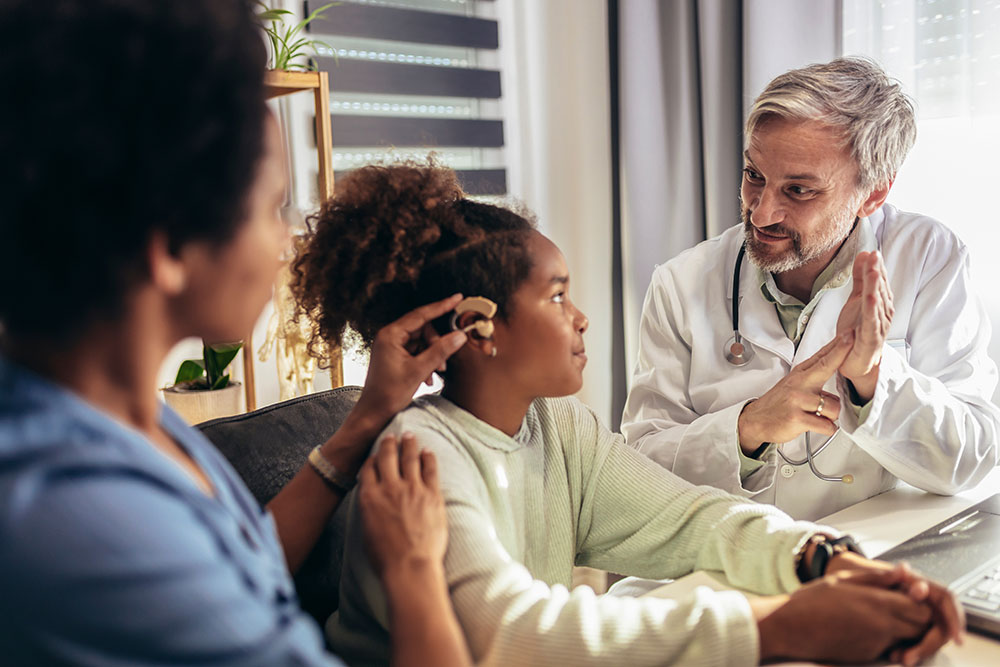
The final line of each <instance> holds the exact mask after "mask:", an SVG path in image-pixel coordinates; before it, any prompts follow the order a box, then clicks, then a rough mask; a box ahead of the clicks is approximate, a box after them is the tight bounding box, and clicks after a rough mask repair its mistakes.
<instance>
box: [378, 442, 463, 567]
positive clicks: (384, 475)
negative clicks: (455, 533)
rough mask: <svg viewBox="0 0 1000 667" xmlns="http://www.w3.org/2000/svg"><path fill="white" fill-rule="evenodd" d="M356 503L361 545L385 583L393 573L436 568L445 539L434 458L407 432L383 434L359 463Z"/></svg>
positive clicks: (443, 550) (445, 526) (441, 562)
mask: <svg viewBox="0 0 1000 667" xmlns="http://www.w3.org/2000/svg"><path fill="white" fill-rule="evenodd" d="M359 479H360V485H361V486H360V490H359V493H358V502H359V503H360V510H361V521H362V525H363V526H364V535H365V545H366V547H367V549H368V554H369V557H370V559H371V562H372V564H373V566H374V568H375V571H376V572H377V573H378V574H379V576H380V577H382V578H383V580H385V581H386V583H387V585H388V584H390V583H391V580H392V579H393V577H394V576H396V575H403V577H404V578H405V577H406V575H407V574H416V573H418V572H421V571H431V572H440V571H441V570H440V568H442V567H443V561H444V553H445V549H446V548H447V544H448V522H447V519H446V516H445V510H444V499H443V498H442V496H441V491H440V489H439V487H438V476H437V461H436V459H435V458H434V454H432V453H431V452H429V451H423V452H421V451H420V450H419V448H418V447H417V441H416V438H415V437H414V436H413V435H412V434H409V433H406V434H404V435H403V437H402V439H401V442H398V441H397V439H396V437H395V436H391V435H389V436H386V437H385V438H383V440H382V443H381V445H380V447H379V450H378V452H376V453H375V454H374V455H373V456H372V457H371V458H369V459H368V461H367V462H366V463H365V465H364V466H363V467H362V469H361V474H360V476H359Z"/></svg>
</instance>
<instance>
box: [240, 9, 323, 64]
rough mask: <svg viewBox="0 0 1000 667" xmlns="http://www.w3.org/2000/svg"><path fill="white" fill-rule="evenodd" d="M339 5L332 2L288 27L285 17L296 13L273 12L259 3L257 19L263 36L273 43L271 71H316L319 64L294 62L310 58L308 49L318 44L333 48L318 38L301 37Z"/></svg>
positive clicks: (285, 10)
mask: <svg viewBox="0 0 1000 667" xmlns="http://www.w3.org/2000/svg"><path fill="white" fill-rule="evenodd" d="M336 4H339V3H336V2H330V3H327V4H325V5H323V6H322V7H319V8H318V9H316V10H314V11H313V12H311V13H310V14H309V16H307V17H305V18H304V19H302V20H301V21H299V22H298V23H296V24H295V25H287V24H286V23H285V17H286V16H294V13H293V12H290V11H288V10H287V9H271V8H270V7H268V6H267V4H265V3H264V2H261V0H257V6H258V7H259V8H260V11H259V12H258V13H257V19H258V20H259V21H260V24H261V27H262V28H263V30H264V33H265V34H266V35H267V38H268V40H269V41H270V42H271V62H270V63H269V65H270V67H271V68H272V69H283V70H287V71H292V70H296V69H298V70H301V71H304V72H309V71H312V70H315V69H316V65H315V63H313V62H307V63H306V64H302V63H296V62H294V61H295V60H296V59H297V58H300V57H303V56H306V55H308V54H307V52H306V49H307V48H310V47H313V48H315V47H316V45H321V46H325V47H327V48H328V49H332V47H331V46H330V45H329V44H327V43H326V42H324V41H322V40H319V39H309V38H307V37H303V36H302V31H303V30H305V28H306V26H308V25H309V24H310V23H311V22H312V21H314V20H316V19H318V18H321V17H322V16H323V15H324V12H326V10H327V9H329V8H330V7H332V6H334V5H336Z"/></svg>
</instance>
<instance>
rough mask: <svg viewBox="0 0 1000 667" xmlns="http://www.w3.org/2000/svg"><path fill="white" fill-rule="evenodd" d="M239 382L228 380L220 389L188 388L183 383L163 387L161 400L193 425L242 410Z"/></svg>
mask: <svg viewBox="0 0 1000 667" xmlns="http://www.w3.org/2000/svg"><path fill="white" fill-rule="evenodd" d="M241 397H242V392H241V389H240V383H239V382H230V383H229V384H228V385H227V386H226V387H224V388H222V389H215V390H213V391H209V390H207V389H189V388H187V387H185V386H183V385H173V386H171V387H164V389H163V400H165V401H166V402H167V405H169V406H170V407H171V408H173V409H174V410H175V411H176V412H177V413H178V414H179V415H180V416H181V417H183V418H184V421H186V422H187V423H188V424H191V425H192V426H194V425H195V424H200V423H201V422H204V421H208V420H209V419H215V418H217V417H228V416H230V415H236V414H239V413H240V412H242V411H243V404H242V401H241V400H240V398H241Z"/></svg>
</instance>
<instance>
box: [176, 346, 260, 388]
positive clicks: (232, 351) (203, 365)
mask: <svg viewBox="0 0 1000 667" xmlns="http://www.w3.org/2000/svg"><path fill="white" fill-rule="evenodd" d="M241 347H243V343H242V342H237V343H216V344H213V345H209V344H207V343H206V344H205V345H204V347H203V348H202V358H201V359H188V360H186V361H185V362H184V363H182V364H181V367H180V368H179V369H178V370H177V377H176V378H175V379H174V386H183V387H185V388H187V389H195V390H199V389H200V390H212V389H223V388H225V387H227V386H228V385H229V374H228V373H226V369H227V368H228V367H229V364H231V363H232V362H233V359H234V358H235V357H236V353H237V352H239V351H240V348H241Z"/></svg>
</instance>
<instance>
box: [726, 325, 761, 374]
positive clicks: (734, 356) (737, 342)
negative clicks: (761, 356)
mask: <svg viewBox="0 0 1000 667" xmlns="http://www.w3.org/2000/svg"><path fill="white" fill-rule="evenodd" d="M722 353H723V354H724V355H725V357H726V361H728V362H729V363H731V364H732V365H733V366H746V365H747V364H748V363H750V360H751V359H753V348H752V347H750V346H749V345H747V344H746V343H744V342H743V336H741V335H740V332H738V331H735V332H733V336H732V337H731V338H730V339H729V340H727V341H726V344H725V346H724V347H723V348H722Z"/></svg>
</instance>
